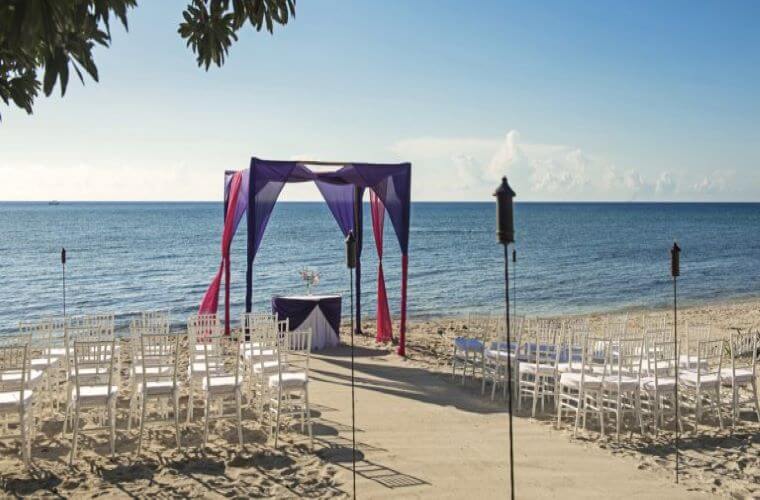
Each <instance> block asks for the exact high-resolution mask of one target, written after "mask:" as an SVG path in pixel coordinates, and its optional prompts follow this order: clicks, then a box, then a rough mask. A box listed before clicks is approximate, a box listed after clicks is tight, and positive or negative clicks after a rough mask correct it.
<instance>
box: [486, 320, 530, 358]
mask: <svg viewBox="0 0 760 500" xmlns="http://www.w3.org/2000/svg"><path fill="white" fill-rule="evenodd" d="M524 322H525V316H514V317H510V318H509V337H510V341H511V344H512V345H511V346H509V347H507V328H506V324H507V322H506V321H499V325H498V329H497V330H496V336H495V338H494V340H493V341H492V342H491V349H498V350H502V351H506V350H509V351H514V350H515V349H516V346H518V345H520V338H521V337H522V333H523V324H524Z"/></svg>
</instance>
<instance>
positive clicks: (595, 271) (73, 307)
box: [0, 203, 760, 332]
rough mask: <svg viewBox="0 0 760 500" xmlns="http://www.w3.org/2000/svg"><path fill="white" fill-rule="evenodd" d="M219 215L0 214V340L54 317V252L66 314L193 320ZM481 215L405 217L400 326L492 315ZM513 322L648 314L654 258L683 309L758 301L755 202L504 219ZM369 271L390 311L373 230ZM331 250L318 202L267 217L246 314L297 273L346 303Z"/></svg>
mask: <svg viewBox="0 0 760 500" xmlns="http://www.w3.org/2000/svg"><path fill="white" fill-rule="evenodd" d="M221 224H222V208H221V204H220V203H62V204H61V205H58V206H50V205H48V204H47V203H44V204H40V203H0V332H8V331H11V330H13V329H14V328H15V326H16V324H17V322H18V321H19V320H20V319H24V318H34V317H39V316H43V315H50V314H60V312H61V266H60V260H59V252H60V248H61V247H62V246H65V247H66V248H67V251H68V256H69V261H68V265H67V307H68V310H69V311H70V312H71V313H74V314H75V313H86V312H95V311H113V312H116V313H118V314H119V320H120V325H121V326H124V325H125V323H126V321H127V319H128V315H129V314H131V313H134V312H136V311H140V310H144V309H154V308H170V309H171V310H172V313H173V316H174V320H175V321H176V322H178V323H179V322H181V321H183V320H184V318H186V317H187V315H189V314H191V313H192V312H194V311H195V310H196V308H197V304H198V303H199V301H200V299H201V297H202V295H203V292H204V291H205V289H206V286H207V285H208V283H209V281H210V280H211V277H212V276H213V274H214V272H215V271H216V269H217V266H218V265H219V255H220V253H219V252H220V234H221V227H222V226H221ZM493 226H494V207H493V205H492V204H490V203H482V204H481V203H416V204H413V207H412V224H411V243H410V278H409V279H410V281H409V309H410V314H411V315H412V316H430V315H452V314H461V313H463V312H464V311H466V310H480V311H484V312H485V311H492V310H493V311H495V310H499V308H500V307H501V304H502V303H503V302H502V301H503V277H502V276H503V274H502V273H503V267H502V261H503V253H502V247H501V246H499V245H497V244H496V242H495V237H494V229H493ZM516 226H517V240H518V242H517V245H516V248H517V252H518V262H517V269H516V273H515V274H516V280H517V296H518V310H519V311H520V312H524V313H535V314H548V313H582V312H590V311H598V310H604V309H610V308H614V309H618V308H628V307H639V306H660V305H663V304H665V303H666V302H667V301H668V300H669V297H670V293H671V284H670V280H669V274H668V273H669V254H668V250H669V247H670V246H671V245H672V242H673V240H674V239H677V240H678V242H679V244H680V245H681V247H682V248H683V253H682V278H681V280H680V282H679V283H680V285H679V290H680V293H681V294H682V299H683V301H684V302H685V303H688V302H692V303H693V302H700V301H711V300H724V299H730V298H734V297H749V296H755V295H760V204H661V203H653V204H635V203H620V204H615V203H612V204H610V203H604V204H596V203H570V204H551V203H523V204H518V205H517V207H516ZM385 229H386V232H385V257H384V266H385V272H386V282H387V287H388V293H389V297H390V299H391V309H392V311H393V312H394V313H397V312H398V309H399V303H398V301H399V294H400V265H399V263H400V254H399V249H398V243H397V242H396V239H395V235H394V233H393V229H392V225H391V224H390V222H389V221H387V220H386V228H385ZM245 241H246V235H245V224H244V223H242V224H241V227H240V229H239V232H238V234H237V237H236V239H235V243H234V245H233V257H232V265H233V288H232V300H233V311H234V312H235V313H236V314H237V313H239V312H240V311H241V310H242V304H243V301H244V298H245V286H244V277H245ZM343 252H344V247H343V238H342V235H341V233H340V231H339V229H338V227H337V224H336V223H335V221H334V220H333V219H332V216H331V214H330V212H329V210H328V209H327V207H326V206H325V205H324V204H321V203H280V204H279V205H278V206H277V207H276V208H275V210H274V213H273V215H272V219H271V221H270V223H269V226H268V228H267V232H266V234H265V236H264V240H263V243H262V246H261V250H260V253H259V255H258V256H257V258H256V266H255V273H254V299H255V307H256V308H257V309H266V308H268V305H269V301H270V298H271V296H272V295H273V294H279V293H301V292H303V290H304V287H303V285H302V283H301V281H300V278H299V276H298V270H299V269H301V268H302V267H305V266H308V267H311V268H313V269H317V270H319V271H320V272H321V274H322V282H321V283H320V284H319V286H318V287H317V288H316V290H315V292H316V293H346V292H347V288H348V275H347V271H346V270H345V268H344V264H343ZM363 267H364V278H363V298H364V300H363V303H364V311H365V312H366V313H367V314H372V313H373V311H374V301H375V293H374V291H375V288H376V280H375V276H376V268H377V258H376V253H375V248H374V240H373V237H372V230H371V221H370V216H369V210H368V207H365V241H364V254H363Z"/></svg>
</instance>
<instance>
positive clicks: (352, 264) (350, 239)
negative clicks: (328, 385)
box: [346, 231, 356, 498]
mask: <svg viewBox="0 0 760 500" xmlns="http://www.w3.org/2000/svg"><path fill="white" fill-rule="evenodd" d="M346 267H347V268H348V275H349V279H350V282H351V285H350V287H351V466H352V467H351V472H352V478H353V491H354V498H356V408H355V404H356V399H355V398H354V269H356V238H354V232H353V231H349V232H348V236H347V237H346Z"/></svg>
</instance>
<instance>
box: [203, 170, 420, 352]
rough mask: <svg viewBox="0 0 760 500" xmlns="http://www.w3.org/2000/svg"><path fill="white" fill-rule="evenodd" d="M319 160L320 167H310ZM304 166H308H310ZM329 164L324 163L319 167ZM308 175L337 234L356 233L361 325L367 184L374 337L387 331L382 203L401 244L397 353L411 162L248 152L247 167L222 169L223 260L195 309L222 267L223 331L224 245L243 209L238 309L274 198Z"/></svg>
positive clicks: (249, 289) (213, 303)
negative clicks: (244, 251) (374, 262)
mask: <svg viewBox="0 0 760 500" xmlns="http://www.w3.org/2000/svg"><path fill="white" fill-rule="evenodd" d="M315 166H318V167H320V169H319V170H318V169H315V168H313V167H315ZM310 167H311V168H310ZM325 167H331V168H329V169H328V170H325V171H323V170H321V169H322V168H325ZM310 181H311V182H314V183H315V184H316V186H317V188H318V189H319V191H320V193H322V196H323V197H324V199H325V202H326V203H327V205H328V207H329V208H330V211H331V212H332V214H333V216H334V217H335V220H336V221H337V222H338V226H340V229H341V231H342V232H343V235H344V236H346V235H348V233H349V232H350V231H353V233H354V235H355V236H356V238H357V246H358V252H357V254H358V258H357V266H356V270H355V274H356V298H355V301H356V324H357V325H361V249H362V229H363V220H362V219H363V211H362V200H363V197H364V191H365V190H367V189H368V190H369V191H370V205H371V214H372V226H373V232H374V236H375V246H376V248H377V252H378V262H379V266H378V280H377V281H378V290H377V300H378V303H377V340H378V341H388V340H390V339H391V337H392V326H391V325H392V322H391V317H390V311H389V307H388V298H387V294H386V291H385V278H384V276H383V267H382V266H383V264H382V253H383V245H382V241H383V221H384V216H385V212H386V211H387V213H388V217H389V218H390V221H391V224H392V225H393V229H394V230H395V232H396V237H397V239H398V243H399V246H400V247H401V321H400V327H399V348H398V353H399V354H400V355H402V356H403V355H404V354H405V340H406V292H407V278H408V267H409V205H410V201H411V200H410V185H411V164H409V163H398V164H376V163H342V162H341V163H339V162H317V161H273V160H262V159H259V158H251V165H250V168H248V169H245V170H240V171H227V172H225V178H224V214H225V217H224V230H223V233H222V262H221V264H220V266H219V271H218V272H217V274H216V276H215V277H214V280H213V281H212V282H211V284H210V285H209V288H208V290H207V291H206V294H205V296H204V297H203V301H202V302H201V307H200V311H199V312H200V313H204V314H209V313H215V312H216V311H217V308H218V300H219V299H218V297H219V287H220V285H221V280H222V275H224V295H225V328H226V331H227V332H229V316H230V314H229V311H230V300H229V295H230V246H231V243H232V238H233V236H234V234H235V231H236V229H237V227H238V224H239V223H240V221H241V219H242V217H243V215H244V214H246V215H247V223H248V258H247V268H246V294H245V310H246V312H251V308H252V304H253V264H254V261H255V259H256V253H257V252H258V250H259V245H260V244H261V240H262V238H263V236H264V230H265V229H266V226H267V223H268V222H269V217H270V216H271V214H272V210H273V209H274V205H275V203H276V202H277V198H278V197H279V195H280V192H281V191H282V188H283V187H284V185H285V184H286V183H288V182H310Z"/></svg>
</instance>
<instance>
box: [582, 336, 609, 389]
mask: <svg viewBox="0 0 760 500" xmlns="http://www.w3.org/2000/svg"><path fill="white" fill-rule="evenodd" d="M581 337H582V338H581V346H582V348H581V368H582V369H581V387H583V384H584V382H585V380H586V376H587V375H589V374H592V373H595V372H598V371H600V370H603V369H604V366H605V363H606V356H607V353H608V351H609V349H608V344H609V343H610V342H611V341H610V340H608V339H606V338H605V337H603V336H602V335H600V332H597V333H596V334H593V333H591V332H590V331H589V332H587V333H584V334H581Z"/></svg>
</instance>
